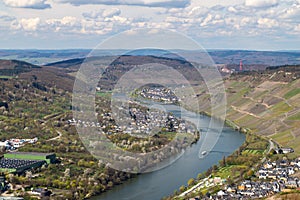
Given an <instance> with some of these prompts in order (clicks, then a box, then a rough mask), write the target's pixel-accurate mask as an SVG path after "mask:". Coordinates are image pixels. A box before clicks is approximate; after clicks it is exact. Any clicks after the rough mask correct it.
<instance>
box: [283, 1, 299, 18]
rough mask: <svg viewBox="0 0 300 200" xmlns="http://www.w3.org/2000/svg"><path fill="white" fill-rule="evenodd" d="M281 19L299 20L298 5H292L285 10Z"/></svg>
mask: <svg viewBox="0 0 300 200" xmlns="http://www.w3.org/2000/svg"><path fill="white" fill-rule="evenodd" d="M280 17H281V18H285V19H299V18H300V4H298V5H297V4H294V5H292V6H291V7H289V8H287V9H286V10H285V11H284V12H283V13H282V15H281V16H280Z"/></svg>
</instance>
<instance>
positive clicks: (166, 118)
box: [68, 107, 195, 135]
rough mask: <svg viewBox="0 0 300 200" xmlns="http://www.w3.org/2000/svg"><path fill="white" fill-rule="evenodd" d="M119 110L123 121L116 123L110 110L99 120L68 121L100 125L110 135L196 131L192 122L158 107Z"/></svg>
mask: <svg viewBox="0 0 300 200" xmlns="http://www.w3.org/2000/svg"><path fill="white" fill-rule="evenodd" d="M118 112H119V113H121V114H120V115H119V116H118V119H119V121H120V122H121V123H115V120H114V117H113V116H112V114H111V113H110V112H109V113H102V114H100V116H99V117H100V120H99V122H89V121H82V120H76V119H71V120H68V123H69V124H70V125H76V126H81V127H99V128H101V129H102V131H103V132H105V133H106V134H109V135H110V134H115V133H127V134H146V135H150V134H152V133H153V132H157V131H161V130H164V131H166V132H181V133H195V127H194V126H193V125H192V124H191V123H189V122H186V121H184V120H180V119H177V118H176V117H174V116H173V115H172V114H170V113H166V112H162V111H159V110H157V109H151V110H148V109H143V108H138V107H130V108H129V112H127V111H125V110H124V109H120V110H119V111H118ZM125 112H126V113H125Z"/></svg>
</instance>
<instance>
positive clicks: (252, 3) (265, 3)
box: [245, 0, 278, 8]
mask: <svg viewBox="0 0 300 200" xmlns="http://www.w3.org/2000/svg"><path fill="white" fill-rule="evenodd" d="M245 5H246V6H249V7H253V8H268V7H272V6H276V5H278V0H246V1H245Z"/></svg>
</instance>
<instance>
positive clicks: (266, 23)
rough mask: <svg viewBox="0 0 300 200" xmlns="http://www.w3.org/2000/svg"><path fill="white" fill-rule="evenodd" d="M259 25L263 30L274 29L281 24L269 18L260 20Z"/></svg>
mask: <svg viewBox="0 0 300 200" xmlns="http://www.w3.org/2000/svg"><path fill="white" fill-rule="evenodd" d="M257 23H258V25H259V27H261V28H273V27H277V26H279V23H278V22H277V21H276V20H275V19H269V18H259V19H258V20H257Z"/></svg>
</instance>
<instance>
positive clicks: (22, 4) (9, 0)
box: [3, 0, 51, 9]
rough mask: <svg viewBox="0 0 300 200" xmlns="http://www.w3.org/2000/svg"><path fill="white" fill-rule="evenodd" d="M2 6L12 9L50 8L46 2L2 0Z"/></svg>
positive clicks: (40, 0) (41, 0)
mask: <svg viewBox="0 0 300 200" xmlns="http://www.w3.org/2000/svg"><path fill="white" fill-rule="evenodd" d="M3 2H4V4H5V5H6V6H9V7H14V8H31V9H46V8H51V6H50V4H47V3H46V0H3Z"/></svg>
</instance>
